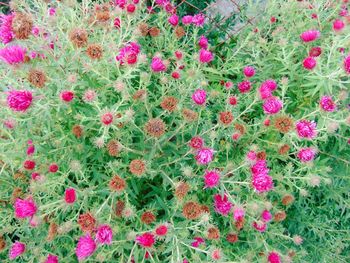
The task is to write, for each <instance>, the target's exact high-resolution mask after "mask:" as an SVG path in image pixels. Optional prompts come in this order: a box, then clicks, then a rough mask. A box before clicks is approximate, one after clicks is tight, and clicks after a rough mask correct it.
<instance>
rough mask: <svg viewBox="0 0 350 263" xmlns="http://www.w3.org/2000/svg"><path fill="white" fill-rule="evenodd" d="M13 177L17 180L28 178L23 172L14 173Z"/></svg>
mask: <svg viewBox="0 0 350 263" xmlns="http://www.w3.org/2000/svg"><path fill="white" fill-rule="evenodd" d="M13 179H15V180H25V179H26V175H25V174H24V173H22V172H17V173H14V174H13Z"/></svg>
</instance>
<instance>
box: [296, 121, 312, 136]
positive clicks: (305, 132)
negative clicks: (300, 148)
mask: <svg viewBox="0 0 350 263" xmlns="http://www.w3.org/2000/svg"><path fill="white" fill-rule="evenodd" d="M316 126H317V124H316V122H314V121H308V120H301V121H298V122H297V123H296V126H295V129H296V132H297V134H298V136H299V137H300V138H306V139H313V138H315V137H316V136H317V131H316Z"/></svg>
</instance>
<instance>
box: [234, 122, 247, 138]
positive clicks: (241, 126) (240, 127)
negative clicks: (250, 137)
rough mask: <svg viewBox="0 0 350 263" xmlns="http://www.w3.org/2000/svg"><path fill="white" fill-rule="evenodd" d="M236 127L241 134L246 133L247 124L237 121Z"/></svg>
mask: <svg viewBox="0 0 350 263" xmlns="http://www.w3.org/2000/svg"><path fill="white" fill-rule="evenodd" d="M235 129H236V130H237V131H238V132H239V133H240V134H241V135H243V134H244V133H245V126H244V125H243V124H240V123H235Z"/></svg>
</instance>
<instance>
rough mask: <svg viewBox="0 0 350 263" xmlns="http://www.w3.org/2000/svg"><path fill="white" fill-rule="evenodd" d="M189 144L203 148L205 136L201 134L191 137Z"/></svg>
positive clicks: (192, 146)
mask: <svg viewBox="0 0 350 263" xmlns="http://www.w3.org/2000/svg"><path fill="white" fill-rule="evenodd" d="M189 145H190V147H191V148H193V149H201V148H202V147H203V145H204V141H203V138H202V137H200V136H195V137H193V138H192V139H191V141H190V143H189Z"/></svg>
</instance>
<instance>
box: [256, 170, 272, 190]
mask: <svg viewBox="0 0 350 263" xmlns="http://www.w3.org/2000/svg"><path fill="white" fill-rule="evenodd" d="M252 185H253V187H254V189H255V190H256V191H257V192H258V193H263V192H268V191H270V190H272V188H273V181H272V177H271V176H269V175H267V174H257V175H253V178H252Z"/></svg>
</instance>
